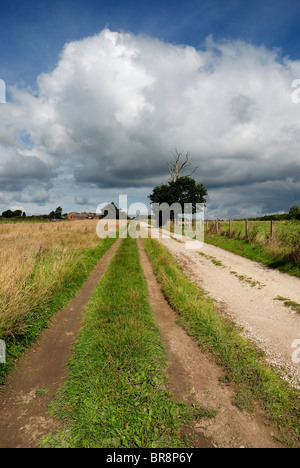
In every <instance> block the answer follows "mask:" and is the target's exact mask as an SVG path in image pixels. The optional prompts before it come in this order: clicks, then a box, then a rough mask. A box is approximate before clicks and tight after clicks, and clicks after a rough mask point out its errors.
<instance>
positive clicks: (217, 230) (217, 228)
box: [216, 219, 219, 234]
mask: <svg viewBox="0 0 300 468" xmlns="http://www.w3.org/2000/svg"><path fill="white" fill-rule="evenodd" d="M216 233H217V234H219V222H218V220H217V219H216Z"/></svg>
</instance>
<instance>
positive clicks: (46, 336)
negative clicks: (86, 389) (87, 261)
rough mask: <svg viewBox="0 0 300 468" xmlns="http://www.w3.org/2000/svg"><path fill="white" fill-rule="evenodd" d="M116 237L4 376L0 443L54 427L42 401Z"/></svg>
mask: <svg viewBox="0 0 300 468" xmlns="http://www.w3.org/2000/svg"><path fill="white" fill-rule="evenodd" d="M119 243H120V240H119V239H118V240H117V241H116V242H115V243H114V244H113V246H112V247H111V249H110V250H109V251H108V252H106V254H105V255H104V256H103V257H102V259H101V260H100V262H99V264H98V266H97V267H96V268H95V270H94V271H93V273H92V274H91V276H90V277H89V279H88V280H87V281H86V283H85V284H84V286H83V287H82V288H81V290H80V291H79V292H78V294H77V295H76V296H75V298H74V299H73V300H72V301H71V302H70V304H69V305H68V306H67V307H66V308H64V309H63V310H61V311H60V312H58V313H57V314H56V315H55V317H54V318H53V320H52V321H51V324H50V326H49V328H48V329H47V330H45V331H44V333H43V335H42V338H41V340H40V342H39V343H38V345H37V346H35V347H33V348H31V349H30V350H29V351H28V352H27V353H26V354H25V355H24V356H23V358H22V359H21V360H20V362H19V366H18V371H16V372H14V373H12V374H11V375H10V377H9V378H8V380H7V383H6V386H5V387H4V391H3V393H1V394H0V448H38V447H39V442H40V439H41V437H43V436H45V435H47V434H49V433H50V432H51V431H53V430H55V428H56V426H57V423H56V422H55V421H54V420H53V419H52V418H51V417H49V416H47V415H46V414H45V413H46V410H47V407H48V405H49V403H50V401H51V399H52V397H53V395H54V393H55V392H56V391H57V389H58V388H59V387H60V385H61V384H62V383H63V381H64V380H65V378H66V376H67V370H66V367H65V366H66V363H67V362H68V359H69V357H70V355H71V350H72V345H73V343H74V340H75V338H76V335H77V333H78V332H79V330H80V326H81V319H82V314H83V311H84V308H85V306H86V305H87V303H88V301H89V299H90V297H91V295H92V293H93V291H94V289H95V288H96V286H97V284H98V282H99V281H100V279H101V277H102V276H103V275H104V273H105V271H106V269H107V267H108V265H109V263H110V260H111V258H112V256H113V254H114V253H115V251H116V249H117V248H118V246H119ZM43 390H44V391H43Z"/></svg>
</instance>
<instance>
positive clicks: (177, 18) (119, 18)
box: [0, 0, 300, 86]
mask: <svg viewBox="0 0 300 468" xmlns="http://www.w3.org/2000/svg"><path fill="white" fill-rule="evenodd" d="M0 18H1V29H0V44H1V46H0V67H1V68H0V69H1V74H2V79H4V80H5V81H6V82H7V83H8V84H13V83H19V82H24V83H25V84H27V85H31V86H34V85H35V81H36V78H37V76H38V75H39V73H41V72H47V71H49V70H51V69H52V68H53V67H54V66H55V64H56V63H57V60H58V56H59V53H60V51H61V50H62V48H63V46H64V44H65V43H66V42H69V41H73V40H79V39H82V38H84V37H87V36H92V35H94V34H97V33H99V31H101V30H102V29H104V28H105V27H109V28H110V29H111V30H114V31H129V32H132V33H134V34H147V35H150V36H153V37H157V38H159V39H162V40H164V41H167V42H171V43H174V44H188V45H192V46H194V47H201V45H202V44H203V41H204V40H205V38H206V37H207V36H209V35H210V34H213V36H214V39H215V40H219V39H224V38H225V39H243V40H245V41H247V42H251V43H253V44H256V45H260V44H265V45H266V46H267V47H269V48H273V47H276V48H280V49H281V50H282V54H283V55H289V56H290V57H291V58H293V59H298V58H300V47H299V44H300V28H299V19H300V2H299V1H298V0H263V1H262V0H251V2H249V1H244V0H226V1H224V0H152V1H149V0H84V1H82V0H52V1H49V0H0Z"/></svg>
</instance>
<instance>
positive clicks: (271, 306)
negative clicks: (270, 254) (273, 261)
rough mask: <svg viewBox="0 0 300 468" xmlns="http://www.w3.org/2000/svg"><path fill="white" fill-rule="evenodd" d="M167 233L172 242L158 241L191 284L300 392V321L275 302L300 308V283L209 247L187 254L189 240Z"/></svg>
mask: <svg viewBox="0 0 300 468" xmlns="http://www.w3.org/2000/svg"><path fill="white" fill-rule="evenodd" d="M143 227H144V228H145V227H146V225H145V224H143ZM147 228H148V226H147ZM156 231H157V230H155V229H154V230H153V232H154V234H156V235H157V232H156ZM163 233H164V234H165V236H167V237H168V238H165V239H162V238H161V236H160V239H159V240H160V242H161V243H162V244H163V245H165V246H166V247H167V248H168V249H169V251H170V252H171V253H172V255H173V256H174V258H175V259H176V260H177V261H178V262H179V264H180V265H182V267H183V268H184V270H185V271H186V273H187V274H188V275H189V277H190V279H191V280H192V281H194V282H196V283H197V284H199V285H200V286H201V287H202V288H203V289H204V290H205V291H206V292H208V293H209V295H210V296H211V297H213V298H214V299H215V300H216V301H217V304H218V305H219V308H220V311H221V312H222V313H223V314H224V315H226V316H228V317H229V318H231V319H233V320H234V321H235V323H237V324H238V325H240V326H241V327H243V328H244V330H245V335H246V336H247V337H249V338H250V339H251V340H253V341H255V342H256V344H257V345H258V346H259V347H260V348H261V349H263V351H264V352H265V353H266V356H267V360H268V361H269V362H270V363H272V364H273V365H274V366H275V367H276V368H277V369H279V370H280V371H281V372H282V375H283V376H284V377H286V378H287V380H288V381H289V382H290V383H292V384H293V385H295V386H297V387H300V364H296V363H294V362H293V353H294V352H295V348H294V347H293V344H294V343H295V341H296V340H299V339H300V316H299V314H298V313H297V312H295V311H293V310H292V309H291V308H287V307H286V306H285V305H284V303H283V302H282V301H278V300H276V297H278V296H282V297H285V298H287V299H289V300H291V301H294V302H296V303H298V304H300V279H299V278H296V277H292V276H289V275H287V274H284V273H281V272H279V271H277V270H272V269H270V268H268V267H266V266H264V265H262V264H259V263H256V262H253V261H251V260H248V259H246V258H243V257H240V256H239V255H235V254H233V253H231V252H227V251H225V250H223V249H220V248H218V247H214V246H212V245H209V244H205V243H204V244H203V247H202V248H201V249H199V250H187V249H186V245H185V243H186V242H190V241H191V239H189V238H184V237H182V238H180V236H177V235H176V236H175V237H177V241H176V240H174V239H172V238H170V233H169V232H168V231H163ZM178 240H179V242H178ZM298 347H299V346H298ZM282 367H284V368H285V371H282Z"/></svg>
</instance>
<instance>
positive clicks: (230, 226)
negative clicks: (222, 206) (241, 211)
mask: <svg viewBox="0 0 300 468" xmlns="http://www.w3.org/2000/svg"><path fill="white" fill-rule="evenodd" d="M231 236H232V219H230V220H229V237H231Z"/></svg>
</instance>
